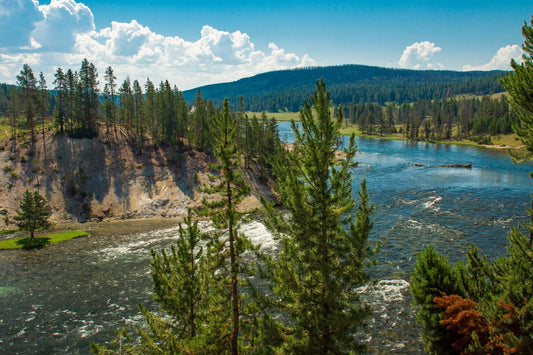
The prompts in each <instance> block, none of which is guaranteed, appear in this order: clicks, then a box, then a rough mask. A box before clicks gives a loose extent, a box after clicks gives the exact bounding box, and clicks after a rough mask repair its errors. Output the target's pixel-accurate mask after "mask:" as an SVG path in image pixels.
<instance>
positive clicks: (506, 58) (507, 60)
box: [463, 44, 522, 70]
mask: <svg viewBox="0 0 533 355" xmlns="http://www.w3.org/2000/svg"><path fill="white" fill-rule="evenodd" d="M511 59H514V60H516V61H517V62H519V63H520V62H521V61H522V49H521V48H520V46H519V45H517V44H513V45H507V46H505V47H501V48H500V49H498V52H496V54H495V55H494V57H492V59H491V60H490V62H488V63H487V64H483V65H477V66H475V65H465V66H463V70H510V69H511Z"/></svg>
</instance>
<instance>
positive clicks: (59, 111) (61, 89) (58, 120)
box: [54, 67, 67, 134]
mask: <svg viewBox="0 0 533 355" xmlns="http://www.w3.org/2000/svg"><path fill="white" fill-rule="evenodd" d="M54 77H55V80H54V85H55V86H54V88H55V89H56V91H57V100H56V106H55V108H54V121H55V124H56V125H57V126H59V133H60V134H63V133H64V131H65V101H66V90H67V88H66V76H65V73H63V69H62V68H61V67H59V68H57V70H56V73H55V74H54Z"/></svg>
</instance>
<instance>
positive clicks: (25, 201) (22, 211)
mask: <svg viewBox="0 0 533 355" xmlns="http://www.w3.org/2000/svg"><path fill="white" fill-rule="evenodd" d="M16 213H17V215H16V216H15V217H14V219H15V221H17V226H18V227H19V228H20V229H21V230H25V231H29V232H30V238H33V237H34V236H35V231H36V230H39V229H46V228H48V227H49V226H50V222H49V221H48V217H49V216H50V207H49V206H48V203H47V202H46V200H45V198H44V197H42V196H41V195H40V194H39V192H37V191H34V192H33V193H31V192H30V191H28V190H26V191H24V195H22V201H20V207H19V209H18V210H17V211H16Z"/></svg>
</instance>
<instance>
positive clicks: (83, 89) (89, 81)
mask: <svg viewBox="0 0 533 355" xmlns="http://www.w3.org/2000/svg"><path fill="white" fill-rule="evenodd" d="M98 84H99V83H98V72H97V70H96V67H95V66H94V64H93V63H90V62H89V61H88V60H87V58H85V59H83V61H82V62H81V68H80V72H79V81H78V93H79V98H80V112H79V113H80V117H79V118H80V119H81V121H80V122H79V124H80V126H79V128H81V129H82V130H83V133H82V135H89V136H90V135H94V134H97V131H96V123H97V118H98V109H99V106H100V101H99V99H98V92H99V88H98Z"/></svg>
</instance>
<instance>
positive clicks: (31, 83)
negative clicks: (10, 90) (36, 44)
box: [17, 63, 37, 142]
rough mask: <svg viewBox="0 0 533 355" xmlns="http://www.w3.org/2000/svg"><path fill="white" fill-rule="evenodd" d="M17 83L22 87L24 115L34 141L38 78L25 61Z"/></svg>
mask: <svg viewBox="0 0 533 355" xmlns="http://www.w3.org/2000/svg"><path fill="white" fill-rule="evenodd" d="M17 85H18V86H19V87H20V93H21V95H22V102H23V104H22V105H23V111H24V116H25V117H26V122H27V123H28V125H29V126H30V130H31V140H32V142H33V141H34V140H35V99H36V97H35V95H36V88H37V80H36V79H35V75H33V70H32V69H31V67H30V66H29V64H27V63H25V64H24V65H23V66H22V69H21V70H20V74H19V75H17Z"/></svg>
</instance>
